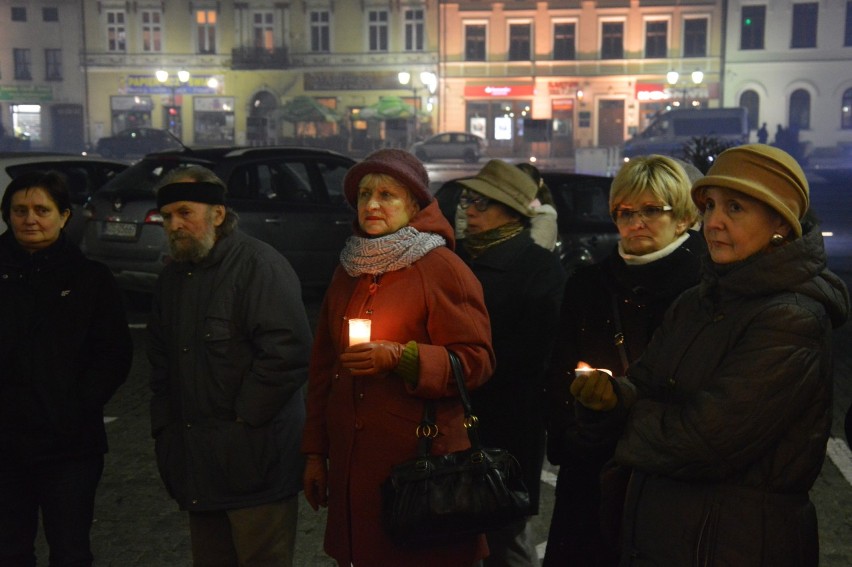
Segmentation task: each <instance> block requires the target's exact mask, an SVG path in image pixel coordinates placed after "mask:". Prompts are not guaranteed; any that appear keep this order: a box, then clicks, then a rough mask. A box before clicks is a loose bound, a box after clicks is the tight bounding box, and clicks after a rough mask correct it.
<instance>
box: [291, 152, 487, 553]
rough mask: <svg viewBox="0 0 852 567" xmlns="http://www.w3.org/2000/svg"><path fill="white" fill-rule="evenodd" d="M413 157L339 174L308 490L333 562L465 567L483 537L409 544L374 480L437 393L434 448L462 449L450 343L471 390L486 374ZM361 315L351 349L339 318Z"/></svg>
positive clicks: (468, 302) (469, 307) (481, 312)
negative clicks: (337, 229) (323, 520)
mask: <svg viewBox="0 0 852 567" xmlns="http://www.w3.org/2000/svg"><path fill="white" fill-rule="evenodd" d="M428 181H429V179H428V175H427V173H426V170H425V168H424V167H423V165H422V164H421V163H420V162H419V161H418V160H417V159H416V158H415V157H414V156H413V155H411V154H410V153H408V152H405V151H402V150H395V149H387V150H379V151H377V152H375V153H373V154H371V155H370V156H368V157H367V158H366V159H365V160H363V161H362V162H360V163H359V164H357V165H355V166H354V167H353V168H352V169H351V170H350V171H349V173H348V174H347V176H346V179H345V181H344V188H345V193H346V198H347V200H348V201H349V203H350V204H352V206H353V207H356V208H357V221H356V223H355V235H354V236H352V237H351V238H350V239H349V240H348V241H347V243H346V246H345V248H344V250H343V252H342V253H341V255H340V260H341V264H340V266H339V267H338V269H337V271H336V272H335V274H334V277H333V278H332V282H331V285H330V287H329V289H328V292H327V293H326V296H325V299H324V301H323V305H322V310H321V312H320V317H319V321H318V323H317V331H316V337H315V341H314V347H313V354H312V358H311V365H310V378H309V385H308V417H307V422H306V424H305V432H304V436H303V441H302V451H303V452H304V453H305V454H306V455H307V464H306V467H305V474H304V488H305V497H306V498H307V500H308V502H309V503H310V504H311V506H312V507H313V508H314V509H318V507H320V506H326V505H327V506H328V523H327V526H326V533H325V551H326V552H327V553H328V554H329V555H330V556H332V557H333V558H334V559H335V560H337V562H338V563H339V564H340V565H350V564H354V565H356V566H361V565H365V566H375V565H394V566H396V567H399V566H414V565H423V566H432V565H451V566H471V565H474V563H476V562H477V561H478V560H479V559H481V558H482V557H484V556H485V555H486V554H487V546H486V544H485V541H484V538H483V537H481V536H479V537H473V538H471V539H470V540H467V541H463V542H460V543H456V544H453V545H448V546H444V547H435V548H428V549H417V550H410V549H406V548H403V547H398V546H396V545H395V544H393V543H392V542H391V540H390V539H389V537H388V536H387V535H386V534H385V532H384V531H383V529H382V526H381V520H380V515H381V499H380V491H379V487H380V485H381V484H382V482H383V481H384V480H385V479H386V478H387V477H388V475H389V474H390V471H391V468H392V467H393V466H394V465H396V464H399V463H401V462H403V461H405V460H407V459H409V458H412V457H413V456H415V454H416V450H417V438H416V437H415V434H414V433H415V428H416V427H417V425H418V424H419V423H420V419H421V417H422V415H423V403H424V401H425V400H427V399H434V400H437V412H436V415H437V421H438V427H439V431H440V434H439V436H438V437H437V438H436V439H435V442H434V444H433V449H432V450H433V452H436V453H444V452H450V451H456V450H461V449H464V448H466V447H467V446H468V445H469V443H468V438H467V434H466V432H465V430H464V427H463V425H462V421H463V414H462V408H461V405H460V403H459V401H458V399H457V390H456V388H455V387H454V386H453V374H452V371H451V368H450V365H449V358H448V354H447V350H448V349H449V350H452V351H454V352H455V353H456V354H457V355H458V356H459V358H460V360H461V361H462V365H463V367H464V370H465V376H466V383H467V387H468V388H469V389H474V388H476V387H478V386H480V385H481V384H482V383H484V382H485V381H486V380H487V379H488V378H489V377H490V376H491V373H492V370H493V368H494V353H493V350H492V348H491V327H490V322H489V318H488V313H487V311H486V309H485V304H484V301H483V296H482V288H481V286H480V284H479V282H478V280H477V279H476V277H475V276H474V275H473V273H471V271H470V270H469V269H468V268H467V267H466V266H465V265H464V263H463V262H462V261H461V260H460V259H459V258H458V257H457V256H456V255H455V254H454V253H453V251H452V248H453V247H454V245H455V242H454V237H453V230H452V228H451V227H450V225H449V223H448V222H447V221H446V219H445V218H444V216H443V214H442V213H441V211H440V209H439V208H438V204H437V202H435V201H434V200H433V199H432V196H431V194H430V192H429V190H428ZM355 318H365V319H369V320H370V321H371V340H370V341H368V342H365V343H361V344H357V345H355V346H349V331H348V320H349V319H355Z"/></svg>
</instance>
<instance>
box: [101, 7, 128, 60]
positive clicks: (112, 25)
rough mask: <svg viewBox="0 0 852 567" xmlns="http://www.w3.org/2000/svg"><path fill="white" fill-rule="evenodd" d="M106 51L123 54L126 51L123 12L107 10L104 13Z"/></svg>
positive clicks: (125, 30)
mask: <svg viewBox="0 0 852 567" xmlns="http://www.w3.org/2000/svg"><path fill="white" fill-rule="evenodd" d="M106 24H107V25H106V37H107V51H110V52H113V53H124V52H126V51H127V29H126V27H125V14H124V12H123V11H117V10H109V11H107V13H106Z"/></svg>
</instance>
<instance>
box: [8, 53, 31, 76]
mask: <svg viewBox="0 0 852 567" xmlns="http://www.w3.org/2000/svg"><path fill="white" fill-rule="evenodd" d="M12 55H13V57H14V58H15V79H17V80H19V81H31V80H32V79H33V75H32V66H33V62H32V52H31V51H30V50H29V49H13V50H12Z"/></svg>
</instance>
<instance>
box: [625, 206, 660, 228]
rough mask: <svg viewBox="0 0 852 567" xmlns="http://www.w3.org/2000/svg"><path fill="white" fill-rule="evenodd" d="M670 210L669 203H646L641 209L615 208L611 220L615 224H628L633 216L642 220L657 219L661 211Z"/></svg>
mask: <svg viewBox="0 0 852 567" xmlns="http://www.w3.org/2000/svg"><path fill="white" fill-rule="evenodd" d="M670 210H672V208H671V206H670V205H648V206H645V207H642V208H641V209H635V210H634V209H615V210H614V211H612V220H613V221H615V224H619V225H623V226H626V225H629V224H631V223H632V222H633V218H634V217H635V216H637V215H638V216H639V220H641V221H642V222H646V221H653V220H657V219H658V218H660V217H661V216H663V213H665V212H668V211H670Z"/></svg>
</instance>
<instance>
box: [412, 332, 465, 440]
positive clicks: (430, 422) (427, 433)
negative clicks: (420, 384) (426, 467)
mask: <svg viewBox="0 0 852 567" xmlns="http://www.w3.org/2000/svg"><path fill="white" fill-rule="evenodd" d="M447 354H448V355H449V357H450V367H451V368H452V370H453V376H454V377H455V380H456V387H457V388H458V391H459V399H460V400H461V404H462V408H463V409H464V428H465V430H466V431H467V437H468V439H469V440H470V448H471V449H473V450H474V451H478V450H480V448H481V445H480V442H479V432H478V431H477V425H478V423H479V420H478V419H477V417H476V416H475V415H473V408H472V406H471V403H470V395H468V393H467V386H465V384H464V372H463V371H462V365H461V361H460V360H459V357H458V355H457V354H456V353H454V352H453V351H451V350H449V349H447ZM437 435H438V426H437V425H436V424H435V400H426V401H425V402H423V418H422V419H421V421H420V426H419V427H418V428H417V437H418V438H419V439H420V441H419V443H418V445H417V452H418V454H419V455H421V456H426V455H429V453H430V452H431V451H432V439H434V438H435V437H437Z"/></svg>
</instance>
